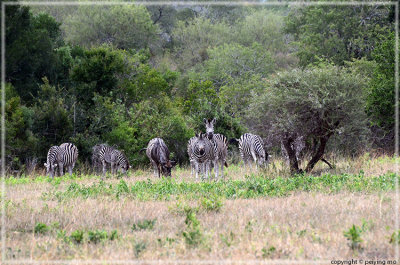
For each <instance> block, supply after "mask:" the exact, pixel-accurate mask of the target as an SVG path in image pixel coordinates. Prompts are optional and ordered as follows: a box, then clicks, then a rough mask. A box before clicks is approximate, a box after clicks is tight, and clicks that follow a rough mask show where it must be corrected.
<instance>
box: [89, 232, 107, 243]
mask: <svg viewBox="0 0 400 265" xmlns="http://www.w3.org/2000/svg"><path fill="white" fill-rule="evenodd" d="M88 236H89V242H91V243H94V244H97V243H99V242H100V241H104V240H106V239H107V232H106V231H105V230H95V231H89V232H88Z"/></svg>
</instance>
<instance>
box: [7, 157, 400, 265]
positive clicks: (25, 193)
mask: <svg viewBox="0 0 400 265" xmlns="http://www.w3.org/2000/svg"><path fill="white" fill-rule="evenodd" d="M399 162H400V160H399V159H398V158H392V157H388V156H380V157H371V156H369V155H368V154H367V155H364V156H362V157H358V158H355V159H351V160H349V159H336V160H335V163H334V164H335V167H334V169H327V166H326V165H325V164H322V163H321V164H318V166H317V167H316V169H315V171H314V173H313V174H312V175H296V176H290V174H289V172H287V165H286V164H285V162H284V161H282V160H280V159H274V160H273V161H271V162H270V163H269V165H268V167H267V168H266V169H263V170H255V169H249V170H247V171H245V170H244V169H243V166H242V165H241V164H238V165H234V164H232V165H230V166H229V167H228V168H226V169H225V178H224V179H222V180H218V181H215V180H196V179H195V177H194V176H191V172H190V169H188V168H176V169H174V170H173V173H172V175H173V176H172V178H171V179H166V178H161V179H159V178H158V177H155V176H154V175H153V173H152V170H150V169H143V170H133V171H132V170H131V171H129V172H128V174H127V175H114V176H111V175H106V176H104V177H101V176H97V175H85V174H81V173H75V174H73V175H72V176H69V175H65V176H63V177H56V178H54V179H50V178H49V177H47V176H45V175H44V172H39V171H37V172H36V173H35V174H33V175H31V176H19V177H13V176H8V177H7V178H6V179H5V186H6V193H5V201H2V203H3V204H4V206H5V213H6V215H5V224H2V225H5V230H6V248H5V251H6V253H5V256H6V259H7V260H11V261H16V262H17V261H21V260H30V259H34V260H39V261H48V262H50V263H49V264H51V260H64V261H65V260H103V261H104V262H103V263H102V264H111V263H112V261H113V260H114V261H115V260H161V261H164V262H173V261H178V260H180V261H182V260H208V261H210V263H212V261H218V260H230V261H246V260H247V261H249V260H253V261H254V260H259V261H267V260H276V259H282V260H314V261H318V260H320V261H325V260H331V259H335V258H338V257H340V258H342V259H343V258H354V257H359V258H362V259H365V260H367V259H393V257H394V255H395V248H396V247H398V244H399V243H400V231H399V230H396V229H395V212H394V209H395V203H396V201H395V200H396V194H395V190H396V178H397V176H398V175H396V173H395V172H396V163H399ZM397 203H398V202H397ZM17 263H18V262H17Z"/></svg>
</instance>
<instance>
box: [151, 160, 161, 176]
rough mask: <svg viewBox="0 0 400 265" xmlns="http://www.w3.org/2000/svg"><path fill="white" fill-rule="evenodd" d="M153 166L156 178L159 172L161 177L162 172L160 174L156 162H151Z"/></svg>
mask: <svg viewBox="0 0 400 265" xmlns="http://www.w3.org/2000/svg"><path fill="white" fill-rule="evenodd" d="M151 164H152V165H153V170H154V171H153V172H154V176H157V172H158V176H160V172H159V169H158V166H157V164H156V162H154V161H153V160H151Z"/></svg>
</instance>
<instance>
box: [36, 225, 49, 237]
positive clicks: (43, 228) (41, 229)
mask: <svg viewBox="0 0 400 265" xmlns="http://www.w3.org/2000/svg"><path fill="white" fill-rule="evenodd" d="M49 230H50V228H49V227H48V226H47V225H46V224H43V223H37V224H36V225H35V228H34V232H35V234H45V233H47V232H48V231H49Z"/></svg>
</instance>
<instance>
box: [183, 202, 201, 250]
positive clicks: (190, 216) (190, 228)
mask: <svg viewBox="0 0 400 265" xmlns="http://www.w3.org/2000/svg"><path fill="white" fill-rule="evenodd" d="M185 213H186V219H185V224H186V230H185V231H183V232H182V235H183V237H184V239H185V242H186V244H188V245H189V246H191V247H197V246H198V245H199V244H200V243H201V241H202V239H203V235H202V233H201V230H200V222H199V220H198V219H197V218H196V213H195V210H193V209H192V208H185Z"/></svg>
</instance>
